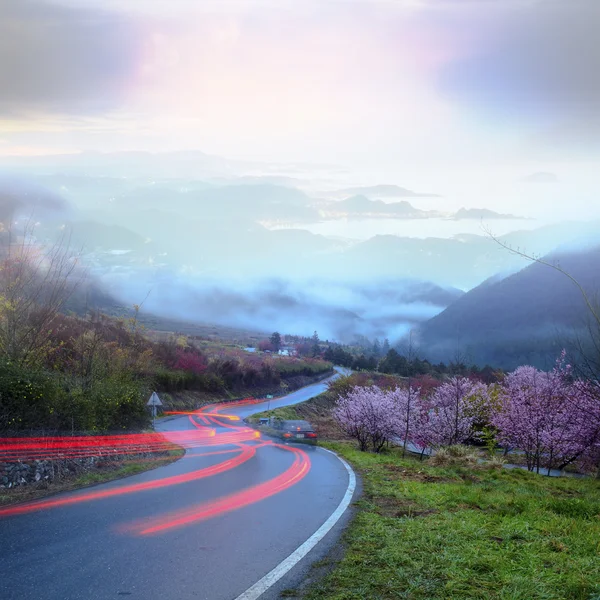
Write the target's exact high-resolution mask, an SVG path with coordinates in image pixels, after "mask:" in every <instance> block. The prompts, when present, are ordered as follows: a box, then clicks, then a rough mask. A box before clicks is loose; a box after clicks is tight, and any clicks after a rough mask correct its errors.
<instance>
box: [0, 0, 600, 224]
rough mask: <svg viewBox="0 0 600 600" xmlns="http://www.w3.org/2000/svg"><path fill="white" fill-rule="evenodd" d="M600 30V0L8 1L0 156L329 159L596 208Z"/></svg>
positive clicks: (473, 193) (555, 207)
mask: <svg viewBox="0 0 600 600" xmlns="http://www.w3.org/2000/svg"><path fill="white" fill-rule="evenodd" d="M599 26H600V2H598V0H52V1H51V0H3V1H2V2H0V89H1V90H2V94H0V156H9V155H15V154H19V155H34V154H52V153H64V152H66V153H71V152H80V151H90V150H93V151H103V152H112V151H117V150H145V151H151V152H158V151H169V150H182V149H197V150H202V151H204V152H208V153H214V154H219V155H223V156H227V157H231V158H245V159H254V160H257V159H258V160H263V161H304V162H306V161H308V162H324V163H327V164H332V163H333V164H342V165H344V166H347V167H348V168H349V169H353V170H354V171H355V172H356V173H357V177H356V179H357V180H358V179H360V178H361V177H362V178H364V179H368V178H369V177H370V178H371V180H372V179H373V178H375V177H377V178H385V179H387V180H390V181H393V182H395V183H399V184H403V183H404V184H414V185H416V186H421V187H422V188H423V189H426V190H432V191H439V192H442V193H444V192H446V191H447V190H453V193H454V194H458V195H460V193H461V190H464V193H465V195H467V196H469V197H471V198H476V197H477V196H478V195H479V194H482V193H488V192H490V187H492V188H494V189H495V190H496V193H495V195H494V194H491V196H493V197H494V198H495V199H494V198H492V201H491V206H490V202H488V203H487V205H488V206H490V207H491V208H498V209H502V208H504V207H503V206H502V202H503V201H502V194H504V193H505V192H504V189H505V188H504V187H503V185H505V187H506V186H508V184H509V183H511V184H512V183H515V182H517V181H520V182H522V179H523V178H527V177H528V176H530V175H531V174H533V173H536V172H539V171H542V172H549V173H551V174H554V175H555V176H556V179H557V181H561V182H563V184H564V187H563V189H562V190H561V192H560V193H558V194H557V193H555V192H553V191H552V190H550V191H549V192H548V194H549V196H547V197H548V198H549V200H547V203H548V210H549V211H550V212H553V211H556V214H557V215H561V216H562V215H566V214H568V210H566V209H565V203H568V202H574V203H575V204H574V205H575V206H576V207H577V209H578V210H579V212H581V211H585V210H586V207H587V206H590V211H592V209H593V205H594V203H595V204H597V205H598V206H600V202H598V201H596V200H595V199H596V198H597V197H598V192H599V191H600V190H599V187H600V186H599V184H598V182H597V177H596V176H595V171H596V170H597V164H598V158H599V154H600V111H599V110H598V107H599V106H600V49H599V47H598V44H597V42H596V39H597V37H596V36H597V31H598V27H599ZM359 174H362V175H359ZM534 179H535V178H534ZM528 183H531V185H530V186H529V187H527V186H524V187H525V191H522V192H520V194H521V195H519V194H517V196H514V197H513V200H512V204H516V205H519V204H520V203H522V198H527V197H528V196H531V197H532V198H533V197H535V198H536V200H535V202H536V203H537V204H536V207H537V208H536V210H538V211H539V209H540V207H541V208H543V207H544V205H543V203H544V198H545V196H544V194H545V193H546V192H547V190H548V186H549V185H550V186H551V183H543V184H542V185H544V186H546V187H545V188H544V190H545V191H544V194H540V192H539V184H536V183H535V181H534V182H528ZM438 187H439V188H443V189H437V188H438ZM521 187H523V186H521ZM534 188H535V190H534ZM509 189H511V190H512V188H511V187H510V186H508V187H506V190H507V192H506V193H508V190H509ZM498 190H501V192H499V191H498ZM573 196H576V198H575V199H573ZM473 201H474V200H473ZM507 206H508V208H509V209H511V208H512V205H511V203H510V202H507ZM561 206H562V208H559V207H561ZM517 208H518V206H517ZM594 210H595V209H594ZM598 210H600V209H598ZM521 212H527V210H525V211H521Z"/></svg>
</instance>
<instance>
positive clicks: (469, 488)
mask: <svg viewBox="0 0 600 600" xmlns="http://www.w3.org/2000/svg"><path fill="white" fill-rule="evenodd" d="M328 446H329V447H330V448H332V449H333V450H335V451H336V452H338V453H340V454H341V455H342V456H344V457H345V458H346V459H348V460H349V461H350V462H351V463H352V464H353V465H354V467H355V469H356V471H357V472H358V473H359V474H360V475H361V477H362V480H363V485H364V494H363V498H362V499H361V500H360V501H359V502H358V506H357V514H356V516H355V518H354V520H353V522H352V524H351V525H350V527H349V528H348V530H347V531H346V533H345V536H344V542H345V546H346V551H345V554H344V556H343V558H342V559H341V561H340V563H339V564H338V565H337V566H336V567H335V568H334V569H333V571H332V572H331V573H330V574H329V575H327V576H326V577H325V579H324V580H322V581H320V582H319V583H318V586H313V587H312V588H310V589H309V590H308V592H307V594H306V598H308V599H310V600H317V599H319V600H321V599H331V600H334V599H335V600H363V599H369V600H379V599H388V598H389V599H392V598H394V599H396V598H406V599H415V600H416V599H422V600H435V599H441V598H444V599H448V598H456V599H459V598H468V599H481V600H484V599H488V598H497V599H502V600H536V599H539V600H542V599H544V600H550V599H567V598H569V599H571V598H573V599H581V600H599V599H600V482H599V481H596V480H593V479H585V480H580V479H572V478H548V477H542V476H538V475H534V474H532V473H528V472H526V471H521V470H506V469H494V470H492V469H487V468H485V467H469V468H466V467H437V468H436V467H431V466H428V465H427V462H424V463H422V462H419V461H418V460H417V459H416V458H407V459H402V458H401V457H400V455H399V453H398V452H397V451H392V452H390V453H387V454H382V455H375V454H367V453H361V452H359V451H357V450H356V449H354V447H353V446H352V445H350V444H345V443H337V444H333V443H332V444H328Z"/></svg>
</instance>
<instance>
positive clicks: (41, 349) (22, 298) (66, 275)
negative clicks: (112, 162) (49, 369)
mask: <svg viewBox="0 0 600 600" xmlns="http://www.w3.org/2000/svg"><path fill="white" fill-rule="evenodd" d="M34 232H35V225H34V224H33V223H32V221H31V219H30V220H29V221H28V222H27V223H26V224H25V226H24V228H23V230H22V231H21V232H15V231H14V230H13V228H12V227H10V228H8V229H7V230H4V231H2V232H1V234H0V355H4V357H5V358H7V359H8V360H10V361H11V362H13V363H15V364H18V365H23V364H26V363H32V362H35V361H36V360H38V359H39V358H41V357H42V356H43V355H44V354H45V352H47V350H48V346H49V343H50V340H51V337H52V323H53V321H54V319H55V318H56V315H57V313H58V312H59V311H60V309H61V308H62V307H63V305H64V303H65V302H66V300H67V299H68V298H69V297H70V295H71V294H72V293H73V291H74V289H75V286H76V285H77V279H76V277H75V269H76V266H77V257H76V256H75V255H74V254H73V253H72V252H71V250H70V240H69V238H68V236H67V234H64V235H62V236H61V237H60V238H59V239H58V240H57V241H56V242H55V243H54V244H52V245H50V246H44V245H42V244H40V243H38V242H37V241H36V239H35V236H34Z"/></svg>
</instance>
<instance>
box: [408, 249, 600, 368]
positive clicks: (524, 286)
mask: <svg viewBox="0 0 600 600" xmlns="http://www.w3.org/2000/svg"><path fill="white" fill-rule="evenodd" d="M547 260H548V261H550V262H553V261H555V262H557V263H559V264H560V266H561V268H563V269H564V270H566V271H567V272H568V273H569V274H571V275H572V276H573V277H575V279H576V280H577V281H578V282H579V283H580V284H581V285H582V286H583V287H584V289H586V290H587V291H588V293H589V294H591V295H594V294H597V293H598V292H600V245H597V246H595V247H594V248H592V249H589V250H586V251H581V252H573V251H565V250H563V251H560V252H556V253H553V254H551V255H549V256H548V257H547ZM586 316H587V313H586V307H585V304H584V300H583V298H582V295H581V293H580V291H579V289H578V288H577V287H576V286H575V285H574V284H573V282H572V281H570V280H569V279H568V277H566V276H565V275H563V274H562V273H559V272H557V271H556V270H554V269H552V268H551V267H549V266H546V265H543V264H539V263H533V264H530V265H529V266H527V267H526V268H524V269H522V270H521V271H519V272H518V273H515V274H514V275H510V276H508V277H505V278H498V277H494V278H491V279H489V280H487V281H485V282H484V283H482V284H481V285H479V286H478V287H476V288H474V289H473V290H471V291H470V292H468V293H466V294H465V295H464V296H462V297H461V298H459V299H458V300H456V301H455V302H454V303H452V304H451V305H450V306H448V307H447V308H446V309H445V310H444V311H442V312H441V313H440V314H439V315H437V316H435V317H433V318H432V319H430V320H429V321H427V322H425V323H423V324H422V325H421V327H420V339H421V343H422V348H423V351H424V353H425V354H426V355H428V356H431V357H432V359H433V360H438V359H439V360H448V359H451V358H452V356H453V354H454V353H455V352H456V349H457V347H459V348H460V349H461V352H463V353H464V354H466V355H467V356H469V360H472V361H474V362H477V363H480V364H484V363H489V364H493V365H495V366H500V367H506V368H513V367H515V366H517V365H518V364H523V363H524V362H529V363H534V364H537V365H538V366H547V364H548V361H549V360H551V357H552V356H556V354H557V352H558V351H559V350H560V348H559V347H560V346H561V344H563V345H564V344H566V343H568V342H569V340H570V339H571V338H572V337H573V335H574V334H575V333H576V332H577V331H579V332H581V331H583V330H584V329H585V326H586Z"/></svg>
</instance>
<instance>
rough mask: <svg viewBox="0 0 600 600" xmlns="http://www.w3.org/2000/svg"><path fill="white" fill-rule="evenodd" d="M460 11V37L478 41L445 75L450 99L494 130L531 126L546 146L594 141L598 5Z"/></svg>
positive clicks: (598, 127) (575, 2) (599, 63)
mask: <svg viewBox="0 0 600 600" xmlns="http://www.w3.org/2000/svg"><path fill="white" fill-rule="evenodd" d="M457 4H462V5H463V9H457V11H458V13H460V15H461V16H462V18H463V19H462V20H463V22H462V25H459V27H458V31H457V32H456V33H458V32H459V31H460V29H461V28H462V29H464V30H465V32H466V31H468V30H470V31H473V30H479V31H480V33H481V34H480V35H479V36H478V37H477V41H476V43H474V44H472V47H471V48H470V49H469V50H468V52H466V53H465V55H464V56H463V57H462V58H460V59H458V60H455V61H452V62H450V63H449V64H448V65H446V66H445V67H444V68H442V69H441V71H440V74H439V79H438V83H439V86H440V88H441V90H442V91H443V92H444V93H445V94H447V95H448V96H450V97H454V98H455V99H458V100H459V102H464V103H465V105H466V106H467V107H468V109H469V110H471V111H473V109H474V110H475V111H477V112H478V113H480V114H482V115H484V116H485V117H486V118H488V119H489V120H493V121H495V122H496V123H498V122H504V123H505V124H507V125H510V124H512V125H515V124H516V125H522V126H524V127H526V128H527V127H529V126H533V128H534V129H536V130H537V131H538V132H542V133H540V138H539V139H542V137H543V136H544V135H545V137H546V141H547V142H548V143H557V142H559V141H560V140H565V141H566V142H567V143H571V144H575V145H576V144H587V143H589V142H591V141H592V140H594V139H596V136H597V135H598V133H600V119H598V117H597V111H598V106H600V52H598V47H597V30H598V26H599V25H600V2H598V1H597V0H568V1H558V0H545V1H544V0H538V1H531V2H521V3H516V4H509V5H506V6H504V7H501V5H500V4H498V5H497V6H498V7H499V8H498V10H482V7H481V6H478V7H475V8H473V9H472V10H471V8H469V7H470V5H471V3H469V2H463V3H456V2H454V3H453V6H454V7H455V8H456V6H457ZM488 5H491V3H485V6H488ZM457 11H455V12H457ZM543 132H547V133H543Z"/></svg>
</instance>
